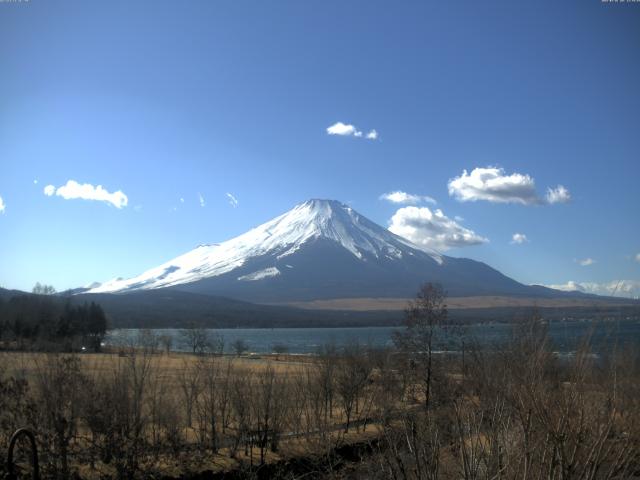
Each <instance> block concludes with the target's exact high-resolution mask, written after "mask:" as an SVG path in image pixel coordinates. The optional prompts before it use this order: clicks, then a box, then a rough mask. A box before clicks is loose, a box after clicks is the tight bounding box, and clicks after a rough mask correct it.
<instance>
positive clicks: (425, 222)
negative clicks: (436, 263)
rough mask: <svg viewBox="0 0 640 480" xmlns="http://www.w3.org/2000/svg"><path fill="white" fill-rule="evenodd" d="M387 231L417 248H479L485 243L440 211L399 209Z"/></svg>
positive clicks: (482, 239) (439, 249)
mask: <svg viewBox="0 0 640 480" xmlns="http://www.w3.org/2000/svg"><path fill="white" fill-rule="evenodd" d="M389 230H390V231H391V232H393V233H395V234H396V235H400V236H401V237H404V238H407V239H408V240H411V241H412V242H413V243H415V244H416V245H418V246H419V247H427V248H432V249H435V250H438V251H445V250H449V249H451V248H455V247H466V246H470V245H480V244H482V243H486V242H488V241H489V240H488V239H487V238H484V237H482V236H481V235H478V234H477V233H475V232H474V231H473V230H470V229H468V228H465V227H463V226H462V225H460V224H459V223H458V222H456V221H455V220H452V219H451V218H449V217H447V216H446V215H445V214H444V213H443V212H442V210H440V209H436V210H434V211H432V210H431V209H429V208H428V207H414V206H410V207H403V208H400V209H399V210H398V211H397V212H396V213H395V214H394V215H393V217H391V220H390V221H389Z"/></svg>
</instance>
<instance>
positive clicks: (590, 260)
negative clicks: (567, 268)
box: [576, 258, 596, 267]
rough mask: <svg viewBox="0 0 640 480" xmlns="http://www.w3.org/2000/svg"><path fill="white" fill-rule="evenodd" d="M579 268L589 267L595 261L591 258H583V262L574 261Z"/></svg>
mask: <svg viewBox="0 0 640 480" xmlns="http://www.w3.org/2000/svg"><path fill="white" fill-rule="evenodd" d="M576 261H577V262H578V263H579V264H580V265H581V266H583V267H588V266H589V265H593V264H594V263H596V261H595V260H594V259H593V258H585V259H583V260H576Z"/></svg>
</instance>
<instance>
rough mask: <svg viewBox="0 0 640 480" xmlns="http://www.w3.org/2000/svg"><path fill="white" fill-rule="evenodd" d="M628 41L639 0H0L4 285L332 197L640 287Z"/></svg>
mask: <svg viewBox="0 0 640 480" xmlns="http://www.w3.org/2000/svg"><path fill="white" fill-rule="evenodd" d="M639 49H640V4H637V3H636V4H633V3H628V4H622V3H611V4H610V3H601V2H600V1H599V0H588V1H584V0H580V1H567V2H552V1H548V2H544V1H543V2H526V3H524V2H512V1H504V2H492V1H485V2H476V1H461V2H381V1H380V2H378V1H373V2H372V1H367V2H361V1H351V2H338V1H335V2H330V1H324V2H300V1H278V2H243V1H228V2H223V1H205V0H202V1H197V0H192V1H189V2H169V1H166V2H165V1H162V2H157V1H153V2H152V1H135V2H131V1H102V2H83V1H65V0H59V1H49V0H47V1H45V0H30V1H28V2H0V198H1V199H2V202H1V203H0V211H1V212H0V285H2V286H4V287H7V288H20V289H30V288H31V286H32V285H33V284H34V283H35V282H36V281H40V282H46V283H48V284H53V285H54V286H55V287H56V288H58V289H59V290H62V289H65V288H69V287H75V286H78V285H83V284H87V283H90V282H92V281H95V280H100V281H104V280H108V279H110V278H113V277H116V276H123V277H127V276H133V275H136V274H139V273H140V272H142V271H144V270H146V269H148V268H150V267H153V266H156V265H158V264H160V263H161V262H164V261H166V260H168V259H170V258H172V257H174V256H176V255H178V254H181V253H183V252H185V251H188V250H190V249H192V248H193V247H195V246H196V245H197V244H200V243H211V242H217V241H223V240H226V239H228V238H231V237H233V236H235V235H238V234H240V233H243V232H244V231H246V230H248V229H249V228H251V227H252V226H255V225H258V224H260V223H263V222H264V221H267V220H269V219H271V218H272V217H274V216H276V215H278V214H280V213H283V212H284V211H286V210H288V209H290V208H291V207H293V206H294V205H295V204H296V203H299V202H301V201H304V200H306V199H308V198H332V199H338V200H341V201H344V202H347V203H349V204H350V205H352V206H353V207H354V208H355V209H356V210H358V211H359V212H360V213H362V214H364V215H365V216H368V217H369V218H371V219H372V220H374V221H376V222H378V223H380V224H381V225H385V226H390V225H391V226H392V227H394V228H396V229H397V230H398V231H405V232H407V231H410V230H411V229H412V228H413V230H412V231H413V235H414V237H415V238H414V240H416V241H418V242H424V243H425V244H427V245H433V242H432V240H433V237H432V236H431V235H435V233H434V232H436V230H437V231H438V232H440V233H441V234H442V232H444V235H445V240H443V241H440V243H439V244H438V245H440V246H442V247H443V249H444V250H445V251H446V253H447V254H449V255H453V256H465V257H470V258H474V259H477V260H481V261H485V262H487V263H488V264H490V265H492V266H494V267H496V268H498V269H499V270H501V271H503V272H504V273H505V274H507V275H509V276H512V277H513V278H515V279H517V280H519V281H522V282H525V283H541V284H548V285H564V284H567V282H569V281H573V282H578V283H579V288H583V289H587V290H593V291H596V290H598V291H607V288H610V287H609V286H610V285H611V284H612V282H614V284H617V282H618V281H619V280H625V283H622V284H621V285H622V286H623V287H624V289H626V293H627V294H630V295H637V294H638V293H640V257H637V256H638V255H639V254H640V240H639V237H640V220H639V218H640V216H639V215H638V212H637V211H638V206H639V205H640V189H639V188H638V180H639V174H640V158H639V157H640V134H639V133H638V132H639V131H640V87H639V86H640V53H639V52H638V50H639ZM337 122H342V123H343V124H344V127H343V128H342V129H340V128H337V129H334V131H341V132H342V133H349V132H351V133H354V132H362V135H361V136H355V135H353V134H351V135H329V134H328V132H327V128H329V127H331V126H333V125H335V124H336V123H337ZM350 125H351V126H353V128H349V127H348V126H350ZM371 130H375V131H376V132H377V135H378V136H377V138H376V139H367V138H366V135H367V134H368V133H370V132H371ZM474 169H486V170H476V171H475V173H474ZM465 170H466V172H467V174H466V175H464V174H463V172H464V171H465ZM483 172H484V173H485V174H488V175H489V177H490V178H489V180H488V182H485V183H483V182H480V184H478V183H477V182H478V181H479V179H480V177H482V175H480V174H481V173H483ZM483 178H485V177H483ZM456 179H457V180H456ZM485 179H486V178H485ZM70 180H71V181H74V182H77V183H78V184H79V185H82V184H89V185H92V186H94V187H97V186H98V185H101V186H102V187H103V189H104V190H106V192H103V193H102V196H100V194H99V193H98V194H97V193H96V192H95V191H91V187H89V186H87V187H85V192H84V193H81V192H80V193H79V189H78V188H77V187H75V186H74V184H70V185H68V182H69V181H70ZM36 181H37V183H35V182H36ZM452 181H453V182H452ZM534 182H535V186H533V185H532V184H533V183H534ZM49 185H52V187H50V188H51V189H53V190H51V189H50V190H49V193H51V195H46V194H45V187H47V186H49ZM65 185H66V186H67V188H62V189H60V187H63V186H65ZM558 185H562V186H564V187H565V188H566V191H567V194H566V195H564V196H562V195H561V198H560V199H559V200H560V201H557V202H555V203H549V202H548V201H547V199H546V194H547V189H548V188H556V187H557V186H558ZM87 189H88V190H87ZM397 191H400V192H405V193H407V194H411V195H414V196H419V197H424V196H428V197H431V198H433V199H435V201H436V202H437V203H435V204H434V203H433V202H431V201H429V200H428V199H424V198H412V197H409V201H410V203H412V205H410V204H408V203H406V202H405V203H394V202H391V201H389V200H385V199H383V198H381V195H383V194H385V193H390V192H397ZM115 192H122V194H124V195H125V196H126V205H124V203H123V200H122V196H119V197H113V198H112V197H109V196H108V194H112V193H115ZM227 194H231V195H233V196H234V198H235V199H237V204H236V205H232V202H230V200H229V197H228V196H227ZM78 195H84V196H98V197H99V198H102V200H85V199H79V198H73V197H74V196H78ZM200 195H201V196H202V198H203V199H204V206H202V205H201V202H200ZM65 197H67V198H65ZM569 197H570V199H569ZM392 198H396V199H399V198H400V197H398V196H396V197H392ZM181 199H183V200H184V201H181ZM427 209H428V210H427ZM438 210H439V211H440V212H441V213H440V214H437V211H438ZM429 215H431V217H429ZM392 218H393V220H392ZM430 218H431V220H430ZM438 229H439V230H438ZM465 229H466V230H465ZM460 232H463V233H464V232H467V233H468V232H471V233H470V234H468V235H467V240H468V241H466V244H465V239H464V238H463V239H462V240H459V237H455V234H456V233H458V234H459V233H460ZM516 233H519V234H524V235H526V239H527V240H525V241H522V243H517V242H514V240H513V238H514V237H513V235H514V234H516ZM447 235H449V237H447ZM454 238H458V240H457V241H453V239H454ZM517 238H520V239H521V240H522V237H517ZM430 242H431V243H430ZM636 257H637V258H636ZM588 259H592V262H589V261H587V260H588ZM581 262H582V263H590V264H589V265H582V264H581ZM572 285H577V284H572ZM620 290H622V288H621V289H620ZM609 291H610V290H609Z"/></svg>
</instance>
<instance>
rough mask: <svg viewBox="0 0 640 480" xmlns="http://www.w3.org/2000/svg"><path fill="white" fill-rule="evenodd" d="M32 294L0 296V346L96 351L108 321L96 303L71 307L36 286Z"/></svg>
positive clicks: (65, 301)
mask: <svg viewBox="0 0 640 480" xmlns="http://www.w3.org/2000/svg"><path fill="white" fill-rule="evenodd" d="M34 292H35V293H33V294H16V295H13V296H9V297H5V298H3V297H2V296H0V345H2V346H4V347H5V348H27V347H29V348H36V349H45V350H51V349H54V350H64V351H73V350H80V349H82V347H84V348H86V349H89V350H93V351H99V350H100V344H101V342H102V339H103V338H104V335H105V333H106V331H107V318H106V315H105V313H104V311H103V309H102V307H101V306H100V305H98V304H97V303H95V302H90V303H83V304H78V305H74V304H72V303H71V302H70V300H69V299H67V298H62V297H58V296H55V295H53V293H55V291H53V290H50V287H46V286H44V287H43V286H40V285H36V287H34Z"/></svg>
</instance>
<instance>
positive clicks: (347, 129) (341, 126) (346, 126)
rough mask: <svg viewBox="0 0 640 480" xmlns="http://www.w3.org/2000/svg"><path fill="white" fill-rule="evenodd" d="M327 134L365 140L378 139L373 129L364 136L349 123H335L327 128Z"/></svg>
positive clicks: (376, 132)
mask: <svg viewBox="0 0 640 480" xmlns="http://www.w3.org/2000/svg"><path fill="white" fill-rule="evenodd" d="M327 134H329V135H338V136H341V137H356V138H366V139H367V140H377V139H378V131H377V130H376V129H375V128H373V129H371V130H369V132H367V133H366V134H365V133H363V132H362V130H359V129H358V128H357V127H356V126H355V125H352V124H350V123H342V122H336V123H334V124H333V125H331V126H329V127H327Z"/></svg>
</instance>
